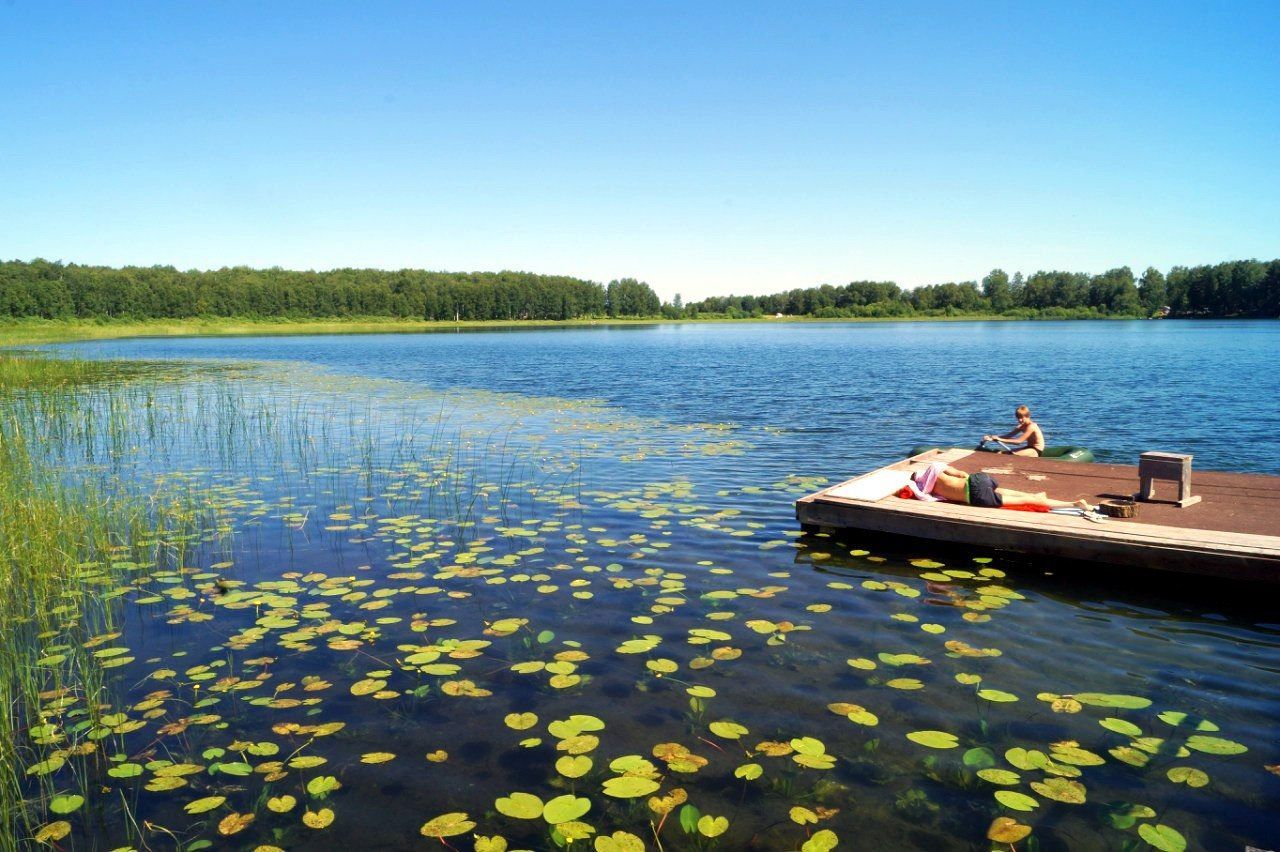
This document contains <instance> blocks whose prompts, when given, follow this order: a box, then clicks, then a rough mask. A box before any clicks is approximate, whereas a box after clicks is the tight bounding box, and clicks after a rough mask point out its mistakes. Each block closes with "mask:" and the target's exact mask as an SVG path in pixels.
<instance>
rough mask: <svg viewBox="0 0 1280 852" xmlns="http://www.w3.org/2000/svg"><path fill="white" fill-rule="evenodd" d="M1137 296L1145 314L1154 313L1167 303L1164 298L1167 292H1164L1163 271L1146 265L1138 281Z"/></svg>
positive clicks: (1166, 296)
mask: <svg viewBox="0 0 1280 852" xmlns="http://www.w3.org/2000/svg"><path fill="white" fill-rule="evenodd" d="M1138 296H1139V299H1140V301H1141V303H1142V309H1143V310H1144V311H1146V313H1147V316H1151V315H1153V314H1155V313H1156V312H1157V311H1159V310H1160V309H1161V308H1162V307H1164V306H1165V305H1167V304H1168V303H1167V302H1166V301H1165V300H1166V299H1167V298H1168V294H1167V293H1166V292H1165V286H1164V273H1162V272H1161V271H1160V270H1159V269H1156V268H1155V267H1154V266H1148V267H1147V271H1146V272H1144V273H1142V278H1141V280H1139V282H1138Z"/></svg>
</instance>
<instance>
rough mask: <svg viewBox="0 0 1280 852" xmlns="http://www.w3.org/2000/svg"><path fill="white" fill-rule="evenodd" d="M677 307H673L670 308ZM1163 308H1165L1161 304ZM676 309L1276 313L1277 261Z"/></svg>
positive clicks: (752, 299) (824, 291) (843, 290)
mask: <svg viewBox="0 0 1280 852" xmlns="http://www.w3.org/2000/svg"><path fill="white" fill-rule="evenodd" d="M677 308H678V310H676V309H677ZM1166 309H1167V311H1166ZM671 310H672V312H674V313H677V314H679V315H681V316H704V315H714V316H761V315H772V314H784V315H788V316H810V317H832V318H835V317H910V316H965V315H976V314H988V315H990V314H998V315H1003V316H1012V317H1045V318H1052V317H1064V318H1074V317H1080V318H1087V317H1105V316H1134V317H1138V316H1144V317H1145V316H1155V315H1162V314H1166V313H1167V314H1168V315H1169V316H1178V317H1273V318H1274V317H1280V260H1272V261H1270V262H1261V261H1257V260H1237V261H1230V262H1227V263H1219V264H1217V265H1215V266H1195V267H1185V266H1175V267H1174V268H1173V269H1171V270H1169V273H1168V274H1167V275H1166V274H1163V273H1161V272H1160V270H1158V269H1155V268H1148V269H1147V271H1146V272H1144V273H1142V277H1141V278H1140V279H1137V280H1135V279H1134V276H1133V271H1132V270H1130V269H1129V267H1127V266H1122V267H1120V268H1119V269H1112V270H1109V271H1107V272H1103V273H1102V274H1101V275H1087V274H1085V273H1083V272H1037V273H1035V274H1034V275H1032V276H1031V277H1029V278H1025V279H1024V278H1023V277H1022V273H1020V272H1016V273H1014V274H1013V276H1012V277H1010V276H1009V275H1007V274H1006V273H1005V272H1004V270H1001V269H993V270H992V271H991V273H990V274H988V275H987V276H986V277H985V278H983V279H982V281H981V283H979V282H976V281H964V282H961V283H958V284H955V283H949V284H931V285H928V286H924V287H917V288H916V289H914V290H903V289H902V288H901V287H899V286H898V285H897V284H894V283H893V282H891V281H855V282H853V283H851V284H846V285H844V286H841V287H837V286H832V285H830V284H824V285H822V286H821V287H806V288H804V289H799V290H788V291H787V292H785V293H775V294H774V295H771V296H717V297H713V298H710V299H703V300H702V301H700V302H692V303H690V304H688V305H678V306H671Z"/></svg>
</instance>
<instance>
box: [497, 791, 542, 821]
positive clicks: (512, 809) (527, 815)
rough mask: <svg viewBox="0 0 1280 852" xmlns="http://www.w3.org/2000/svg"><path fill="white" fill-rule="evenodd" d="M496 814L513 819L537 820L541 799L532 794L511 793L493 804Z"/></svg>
mask: <svg viewBox="0 0 1280 852" xmlns="http://www.w3.org/2000/svg"><path fill="white" fill-rule="evenodd" d="M493 806H494V808H496V809H497V811H498V813H500V814H503V815H505V816H509V817H512V818H513V819H537V818H538V817H540V816H542V809H543V804H542V799H540V798H538V797H537V796H535V795H533V794H532V793H512V794H511V795H510V796H507V797H505V798H501V799H498V800H497V801H496V802H494V803H493Z"/></svg>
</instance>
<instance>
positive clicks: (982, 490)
mask: <svg viewBox="0 0 1280 852" xmlns="http://www.w3.org/2000/svg"><path fill="white" fill-rule="evenodd" d="M997 487H998V483H997V482H996V481H995V480H994V479H992V478H991V476H990V474H986V473H982V472H978V473H971V474H969V488H968V491H969V505H970V506H982V507H983V508H985V509H999V508H1000V507H1001V506H1003V505H1004V501H1003V500H1001V499H1000V495H999V494H997V493H996V488H997Z"/></svg>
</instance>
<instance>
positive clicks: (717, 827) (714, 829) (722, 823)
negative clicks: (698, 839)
mask: <svg viewBox="0 0 1280 852" xmlns="http://www.w3.org/2000/svg"><path fill="white" fill-rule="evenodd" d="M728 830H729V820H728V818H727V817H722V816H717V817H713V816H711V814H703V816H702V818H701V819H699V820H698V833H699V834H701V835H702V836H703V837H719V836H720V835H722V834H724V833H725V832H726V831H728Z"/></svg>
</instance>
